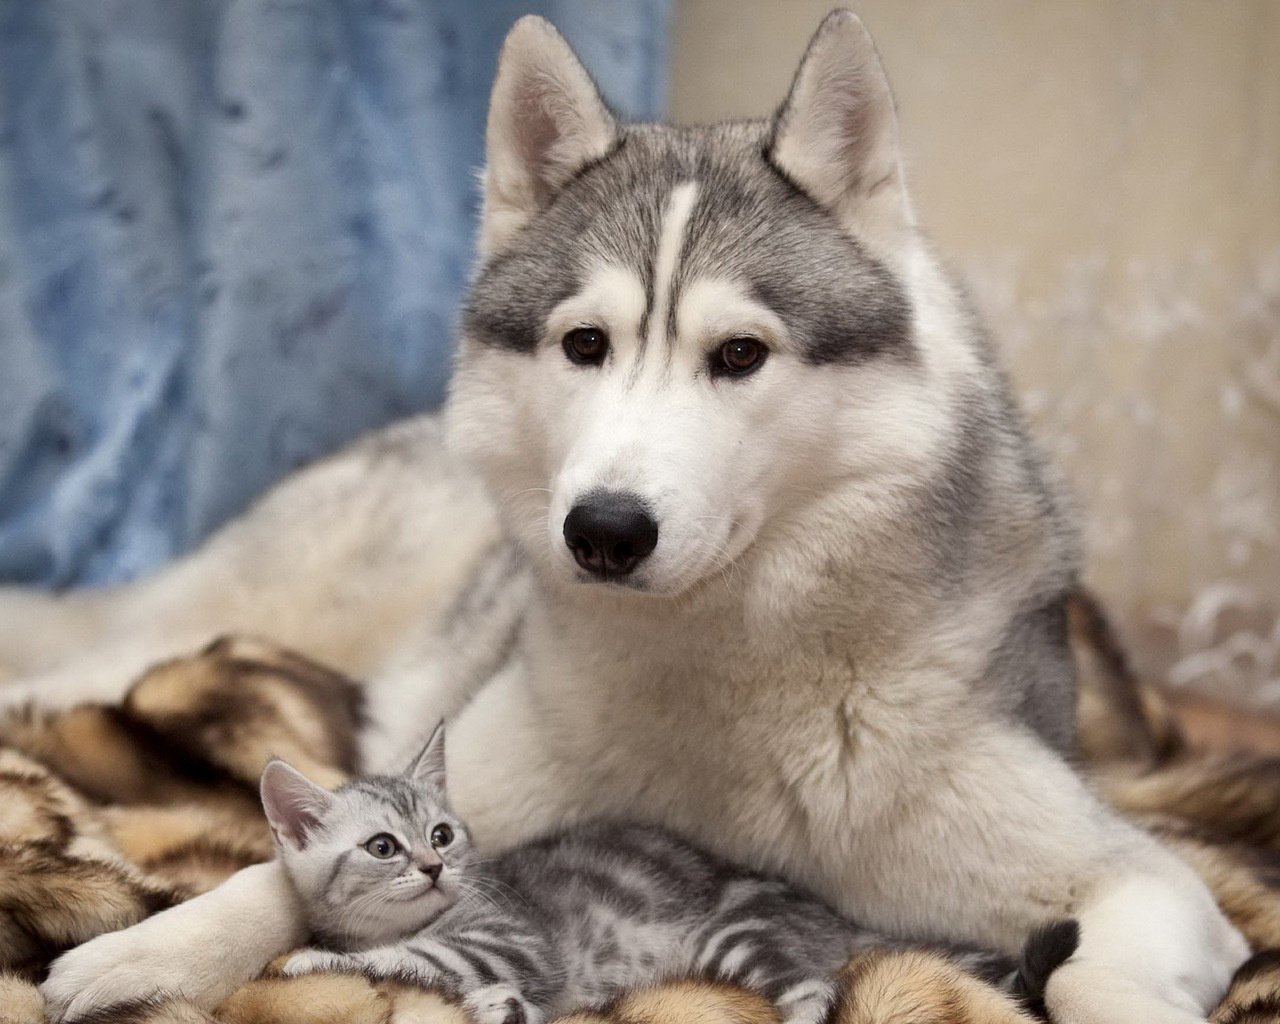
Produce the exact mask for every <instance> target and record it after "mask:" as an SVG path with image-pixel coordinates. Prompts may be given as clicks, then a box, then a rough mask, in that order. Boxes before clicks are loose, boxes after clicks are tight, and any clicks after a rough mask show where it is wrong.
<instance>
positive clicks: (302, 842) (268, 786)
mask: <svg viewBox="0 0 1280 1024" xmlns="http://www.w3.org/2000/svg"><path fill="white" fill-rule="evenodd" d="M259 790H260V792H261V794H262V809H263V810H264V811H266V812H267V823H268V824H269V825H270V826H271V834H272V835H273V836H275V839H276V842H277V843H279V844H281V845H283V844H284V843H288V844H289V845H291V846H292V847H294V849H297V850H305V849H306V847H307V843H308V842H309V841H310V839H311V834H312V833H313V832H314V831H315V830H316V828H317V827H318V826H319V825H320V822H321V821H323V820H324V816H325V814H326V813H327V812H328V810H329V808H330V807H332V806H333V794H332V793H330V792H329V791H328V790H327V789H324V788H322V787H320V786H317V785H316V784H315V783H314V782H312V781H311V780H310V779H308V778H307V777H306V776H305V775H303V774H302V772H300V771H298V770H297V769H296V768H294V767H293V766H292V765H289V764H286V763H285V762H284V761H281V760H280V759H279V758H278V757H273V758H272V759H271V760H270V761H268V762H267V766H266V767H265V768H264V769H263V770H262V782H261V784H260V785H259Z"/></svg>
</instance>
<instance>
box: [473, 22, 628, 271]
mask: <svg viewBox="0 0 1280 1024" xmlns="http://www.w3.org/2000/svg"><path fill="white" fill-rule="evenodd" d="M617 133H618V128H617V124H616V122H615V121H614V119H613V115H612V114H610V113H609V108H608V107H606V106H605V103H604V100H602V99H601V98H600V93H599V92H597V91H596V87H595V84H594V83H593V82H592V81H591V76H590V75H588V74H587V71H586V69H585V68H584V67H583V66H582V65H581V64H580V63H579V61H578V58H577V57H575V56H574V54H573V51H572V50H571V49H569V44H568V43H566V42H565V41H564V37H563V36H561V35H560V33H559V32H557V31H556V30H555V28H554V27H553V26H552V25H551V23H550V22H548V21H545V20H544V19H542V18H539V17H537V16H536V15H532V14H529V15H525V16H524V17H523V18H521V19H520V20H519V21H517V22H516V23H515V25H514V26H513V27H512V29H511V31H510V32H509V33H508V34H507V39H506V42H505V43H503V44H502V54H501V56H500V57H499V58H498V76H497V78H496V79H494V83H493V93H492V95H491V97H490V99H489V122H488V125H487V127H486V129H485V170H484V214H483V216H482V218H481V229H480V249H481V252H482V254H483V255H485V256H491V255H493V254H494V253H497V252H499V251H500V250H501V249H502V248H503V246H504V245H505V244H506V243H507V241H508V240H509V239H510V238H511V236H512V235H514V234H515V232H516V231H517V230H519V229H520V227H521V226H523V225H524V224H525V222H527V221H528V220H529V218H530V217H532V216H533V215H534V214H535V213H537V212H538V211H539V210H541V209H542V208H543V207H545V206H546V205H547V203H548V202H550V201H551V198H552V197H553V196H554V195H555V194H556V192H558V191H559V190H560V189H561V188H562V187H563V186H564V185H565V183H566V182H567V181H568V180H569V179H570V178H571V177H573V175H574V174H575V173H576V172H577V171H579V170H581V168H582V167H583V166H584V165H586V164H588V163H590V162H591V161H592V160H598V159H600V157H602V156H604V155H605V154H606V153H607V152H609V148H610V147H611V146H612V145H613V143H614V140H615V139H616V138H617Z"/></svg>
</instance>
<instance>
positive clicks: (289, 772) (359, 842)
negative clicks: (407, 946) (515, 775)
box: [262, 726, 471, 949]
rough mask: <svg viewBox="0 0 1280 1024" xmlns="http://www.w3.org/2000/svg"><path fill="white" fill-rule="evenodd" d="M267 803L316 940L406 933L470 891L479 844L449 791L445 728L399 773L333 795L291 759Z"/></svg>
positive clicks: (265, 780)
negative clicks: (469, 869) (471, 869)
mask: <svg viewBox="0 0 1280 1024" xmlns="http://www.w3.org/2000/svg"><path fill="white" fill-rule="evenodd" d="M262 806H263V808H264V809H265V810H266V812H267V820H268V822H270V824H271V832H272V834H273V835H274V836H275V841H276V847H277V849H278V850H279V854H280V860H281V862H282V863H283V864H284V867H285V870H286V871H287V872H288V873H289V877H290V878H291V879H292V880H293V884H294V886H295V887H296V888H297V890H298V893H299V895H300V896H301V897H302V900H303V903H304V904H305V907H306V913H307V917H308V923H309V924H310V926H311V929H312V932H313V933H314V934H315V936H316V937H317V938H318V939H320V940H322V941H327V942H329V943H332V944H334V945H337V946H339V947H341V948H345V949H350V948H355V947H357V946H369V945H376V944H378V943H383V942H390V941H392V940H394V939H398V938H401V937H403V936H405V935H408V934H411V933H413V932H415V931H417V930H418V929H420V928H422V927H423V926H424V925H426V924H427V923H428V922H429V921H431V920H432V919H434V918H435V917H437V916H439V915H440V914H441V913H443V912H444V911H445V910H447V909H448V908H449V907H450V906H452V905H453V904H454V903H455V902H457V900H458V898H459V896H461V894H462V890H463V882H464V879H465V877H466V873H467V866H468V863H469V861H470V859H471V841H470V838H469V836H468V835H467V830H466V827H465V826H464V825H463V824H462V822H460V821H459V820H458V818H457V817H456V816H455V815H454V814H453V812H452V811H451V810H450V809H449V802H448V799H447V797H446V794H445V774H444V727H443V726H440V727H439V728H437V729H436V731H435V732H434V733H433V734H432V736H431V739H430V741H429V742H428V743H427V746H426V748H425V749H424V750H423V751H422V753H421V754H419V755H418V756H417V758H415V759H414V762H413V763H412V764H411V765H410V766H409V767H408V768H407V769H406V770H405V772H404V774H402V775H398V776H373V777H370V778H365V779H358V780H356V781H354V782H349V783H347V784H346V785H344V786H341V787H339V788H338V789H337V790H334V791H332V792H330V791H329V790H327V789H324V788H322V787H320V786H317V785H316V784H315V783H314V782H312V781H311V780H310V779H308V778H307V777H306V776H304V775H303V774H302V773H301V772H299V771H297V770H296V769H295V768H292V767H290V766H289V765H288V764H286V763H285V762H284V761H280V760H272V761H271V762H269V763H268V764H267V767H266V768H265V769H264V770H263V773H262Z"/></svg>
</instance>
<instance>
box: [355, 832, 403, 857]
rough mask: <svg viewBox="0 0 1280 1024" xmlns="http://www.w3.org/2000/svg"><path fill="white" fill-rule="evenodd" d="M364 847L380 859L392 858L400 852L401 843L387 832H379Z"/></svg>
mask: <svg viewBox="0 0 1280 1024" xmlns="http://www.w3.org/2000/svg"><path fill="white" fill-rule="evenodd" d="M364 848H365V849H366V850H368V851H369V852H370V853H371V854H373V856H375V857H377V858H378V860H390V859H391V858H392V857H394V856H395V855H396V854H397V853H399V852H400V844H399V843H397V842H396V841H395V839H394V838H392V837H391V836H389V835H387V834H386V833H385V832H379V833H378V834H377V835H376V836H374V837H373V838H372V839H370V840H369V841H368V842H367V843H365V844H364Z"/></svg>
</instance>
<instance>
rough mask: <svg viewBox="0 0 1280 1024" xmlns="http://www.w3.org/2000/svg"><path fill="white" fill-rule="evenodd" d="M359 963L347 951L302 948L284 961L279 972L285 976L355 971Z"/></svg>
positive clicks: (358, 967)
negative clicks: (336, 951) (335, 951)
mask: <svg viewBox="0 0 1280 1024" xmlns="http://www.w3.org/2000/svg"><path fill="white" fill-rule="evenodd" d="M359 969H360V965H359V963H357V961H356V959H355V957H353V956H351V955H350V954H347V953H334V952H331V951H329V950H327V949H303V950H300V951H299V952H297V953H294V954H293V955H292V956H291V957H289V958H288V959H287V960H285V962H284V966H283V967H281V968H280V973H281V974H283V975H285V976H286V977H290V978H293V977H296V976H297V975H299V974H315V973H317V972H319V971H355V970H359Z"/></svg>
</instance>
